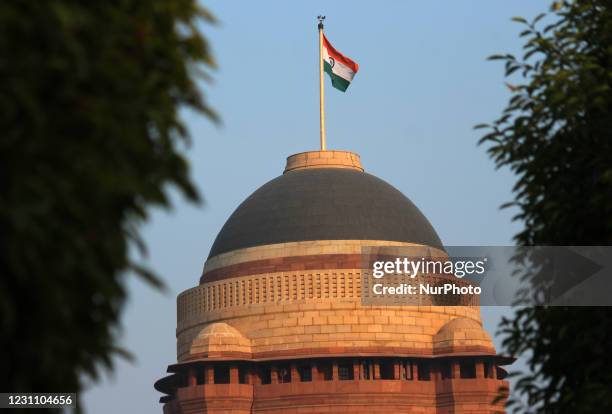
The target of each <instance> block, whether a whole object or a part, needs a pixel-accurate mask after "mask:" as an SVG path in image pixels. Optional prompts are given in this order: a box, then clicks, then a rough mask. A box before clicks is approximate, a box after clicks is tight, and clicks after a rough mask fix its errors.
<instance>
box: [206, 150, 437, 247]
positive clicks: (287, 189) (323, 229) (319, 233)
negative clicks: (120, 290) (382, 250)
mask: <svg viewBox="0 0 612 414" xmlns="http://www.w3.org/2000/svg"><path fill="white" fill-rule="evenodd" d="M330 152H331V151H330ZM338 152H339V151H338ZM340 153H341V154H351V156H352V157H355V156H356V154H352V153H345V152H340ZM306 154H308V153H306ZM319 154H321V153H320V152H319ZM323 154H324V155H326V154H325V153H323ZM299 155H302V154H298V156H299ZM293 157H296V156H293ZM293 157H289V159H288V162H287V166H288V167H287V170H285V173H284V174H283V175H281V176H280V177H277V178H275V179H273V180H271V181H269V182H268V183H266V184H264V185H263V186H261V187H260V188H259V189H257V190H256V191H255V192H254V193H253V194H251V195H250V196H249V197H248V198H247V199H246V200H245V201H244V202H243V203H242V204H240V206H238V208H237V209H236V210H235V211H234V213H233V214H232V215H231V216H230V218H229V219H228V220H227V222H226V223H225V225H224V226H223V228H222V229H221V231H220V232H219V234H218V236H217V238H216V240H215V242H214V244H213V246H212V248H211V250H210V254H209V258H210V257H213V256H215V255H218V254H221V253H226V252H229V251H232V250H237V249H243V248H247V247H255V246H261V245H267V244H276V243H287V242H296V241H310V240H384V241H397V242H408V243H415V244H422V245H427V246H432V247H441V245H442V243H441V241H440V238H439V237H438V235H437V234H436V232H435V230H434V229H433V227H432V226H431V224H430V223H429V221H428V220H427V218H426V217H425V216H424V215H423V214H422V213H421V212H420V210H419V209H418V208H417V207H416V206H415V205H414V204H413V203H412V202H411V201H410V200H409V199H408V198H406V197H405V196H404V195H403V194H402V193H401V192H400V191H398V190H397V189H395V188H394V187H393V186H391V185H389V184H388V183H386V182H385V181H383V180H381V179H380V178H377V177H375V176H373V175H371V174H367V173H365V172H363V170H362V169H361V166H360V165H354V164H355V160H354V159H351V163H352V164H353V165H337V164H333V163H327V164H320V163H318V162H314V163H313V158H312V156H311V158H310V159H309V164H308V165H307V166H305V167H303V168H300V167H299V165H297V166H296V162H295V159H293ZM357 157H358V156H357ZM319 162H320V161H319ZM357 162H358V158H357ZM298 164H299V163H298Z"/></svg>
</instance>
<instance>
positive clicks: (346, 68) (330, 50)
mask: <svg viewBox="0 0 612 414" xmlns="http://www.w3.org/2000/svg"><path fill="white" fill-rule="evenodd" d="M323 67H324V69H325V72H326V73H327V74H328V75H329V76H330V77H331V81H332V86H333V87H334V88H336V89H339V90H341V91H342V92H345V91H346V88H348V86H349V85H350V84H351V81H352V80H353V78H354V77H355V74H356V73H357V71H358V70H359V65H358V64H357V62H353V61H352V60H351V59H349V58H347V57H346V56H344V55H343V54H342V53H340V52H338V51H337V50H336V49H334V47H333V46H332V45H331V43H329V41H328V40H327V38H326V37H325V35H323Z"/></svg>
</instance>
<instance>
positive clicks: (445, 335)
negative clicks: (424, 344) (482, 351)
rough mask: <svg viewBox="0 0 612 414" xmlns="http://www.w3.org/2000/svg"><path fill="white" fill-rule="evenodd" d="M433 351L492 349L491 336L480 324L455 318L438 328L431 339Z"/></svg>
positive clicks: (471, 320) (466, 319)
mask: <svg viewBox="0 0 612 414" xmlns="http://www.w3.org/2000/svg"><path fill="white" fill-rule="evenodd" d="M433 345H434V349H436V350H443V349H449V348H452V347H462V346H463V347H467V346H479V347H483V348H490V349H493V343H492V341H491V336H490V335H489V334H488V333H487V332H486V331H485V330H484V329H483V327H482V324H480V323H479V322H477V321H475V320H473V319H468V318H456V319H453V320H452V321H450V322H448V323H447V324H445V325H444V326H442V327H441V328H440V330H439V331H438V333H436V335H435V336H434V338H433Z"/></svg>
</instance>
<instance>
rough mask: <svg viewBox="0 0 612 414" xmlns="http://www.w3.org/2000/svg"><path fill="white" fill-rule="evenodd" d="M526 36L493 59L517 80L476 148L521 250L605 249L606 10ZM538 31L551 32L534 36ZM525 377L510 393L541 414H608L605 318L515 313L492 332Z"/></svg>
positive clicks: (591, 9)
mask: <svg viewBox="0 0 612 414" xmlns="http://www.w3.org/2000/svg"><path fill="white" fill-rule="evenodd" d="M514 20H515V21H517V22H519V23H521V24H522V25H523V26H524V30H523V32H522V33H521V34H520V36H521V37H525V39H526V42H525V45H524V52H525V53H524V56H522V58H516V57H514V56H512V55H509V54H507V55H496V56H492V57H490V59H493V60H502V61H503V62H505V69H506V76H510V77H512V78H513V80H514V78H518V82H521V83H517V84H515V85H511V84H508V86H509V88H510V89H511V91H512V96H511V98H510V101H509V104H508V106H507V107H506V109H505V110H504V112H503V114H502V116H501V117H500V118H499V119H497V120H496V121H495V122H494V123H493V124H491V125H477V126H476V128H486V129H487V130H488V132H487V134H486V135H485V136H484V137H483V138H482V140H481V143H484V144H487V145H489V148H488V152H489V154H490V156H491V157H492V158H493V159H494V161H495V163H496V165H497V166H498V167H502V166H507V167H510V168H511V169H512V170H513V171H514V172H515V173H516V174H517V177H518V181H517V183H516V186H515V187H514V191H515V194H516V198H515V201H514V202H512V203H508V204H507V205H506V206H516V207H518V210H519V213H518V214H517V215H516V217H515V219H516V220H520V221H522V222H523V223H524V230H523V231H522V232H520V233H519V234H517V235H516V241H517V242H518V243H519V244H520V245H525V246H528V245H537V244H540V245H542V244H550V245H597V244H600V245H607V244H610V243H612V198H611V195H612V139H611V138H612V136H611V135H610V134H611V131H612V93H611V88H612V2H610V1H605V0H584V1H562V2H556V3H554V4H553V6H552V7H551V11H550V13H549V14H548V15H544V14H542V15H539V16H537V17H536V18H535V19H534V20H533V21H531V22H528V21H527V20H525V19H523V18H514ZM544 21H548V22H550V24H549V25H547V26H545V27H544V28H543V29H540V28H539V27H540V26H541V25H542V23H543V22H544ZM501 331H502V334H503V335H504V338H505V340H504V347H505V350H506V351H507V352H510V353H512V354H521V353H526V354H527V355H528V362H529V365H530V369H531V372H529V373H522V374H520V375H519V378H518V382H517V384H516V386H515V392H517V393H518V394H522V397H523V399H525V400H526V401H527V406H528V408H525V407H523V408H520V407H519V400H518V399H516V398H515V399H514V400H512V401H511V404H515V406H516V407H517V408H516V409H517V410H525V411H533V412H541V413H603V412H612V393H610V384H612V354H611V353H610V350H611V349H612V312H611V311H609V310H608V309H605V308H589V309H582V308H548V307H538V308H523V309H519V310H517V312H516V314H515V315H514V317H513V318H509V319H505V320H504V321H503V322H502V325H501Z"/></svg>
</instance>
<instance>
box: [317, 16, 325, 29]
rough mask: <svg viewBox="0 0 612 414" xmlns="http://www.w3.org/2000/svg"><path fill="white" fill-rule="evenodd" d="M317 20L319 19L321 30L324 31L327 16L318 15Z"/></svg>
mask: <svg viewBox="0 0 612 414" xmlns="http://www.w3.org/2000/svg"><path fill="white" fill-rule="evenodd" d="M317 19H319V29H323V20H325V16H322V15H318V16H317Z"/></svg>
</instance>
